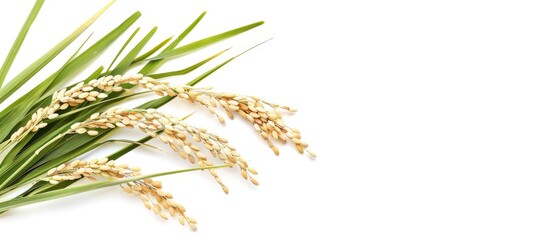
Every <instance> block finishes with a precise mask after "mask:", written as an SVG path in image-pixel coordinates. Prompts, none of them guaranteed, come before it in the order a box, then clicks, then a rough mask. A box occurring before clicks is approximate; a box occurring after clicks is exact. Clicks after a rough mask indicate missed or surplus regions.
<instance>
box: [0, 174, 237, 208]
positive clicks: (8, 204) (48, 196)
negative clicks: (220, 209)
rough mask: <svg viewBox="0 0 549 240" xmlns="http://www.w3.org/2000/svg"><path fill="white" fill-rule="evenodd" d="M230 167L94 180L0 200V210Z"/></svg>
mask: <svg viewBox="0 0 549 240" xmlns="http://www.w3.org/2000/svg"><path fill="white" fill-rule="evenodd" d="M226 167H230V165H220V166H211V167H200V168H189V169H181V170H175V171H168V172H161V173H154V174H148V175H142V176H137V177H132V178H125V179H120V180H107V181H101V182H95V183H90V184H86V185H82V186H77V187H71V188H65V189H59V190H54V191H50V192H45V193H40V194H36V195H32V196H28V197H21V198H14V199H11V200H7V201H4V202H0V212H4V211H8V210H10V209H13V208H16V207H21V206H25V205H29V204H33V203H38V202H43V201H47V200H53V199H57V198H61V197H67V196H71V195H75V194H79V193H84V192H88V191H93V190H97V189H101V188H106V187H111V186H116V185H120V184H124V183H129V182H135V181H139V180H143V179H146V178H153V177H160V176H166V175H172V174H177V173H184V172H191V171H198V170H207V169H218V168H226Z"/></svg>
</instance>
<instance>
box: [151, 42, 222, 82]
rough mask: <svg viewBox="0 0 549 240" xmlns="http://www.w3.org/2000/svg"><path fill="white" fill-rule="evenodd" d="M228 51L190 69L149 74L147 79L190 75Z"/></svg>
mask: <svg viewBox="0 0 549 240" xmlns="http://www.w3.org/2000/svg"><path fill="white" fill-rule="evenodd" d="M228 50H229V49H225V50H223V51H221V52H218V53H216V54H215V55H213V56H211V57H209V58H206V59H204V60H202V61H200V62H198V63H196V64H194V65H192V66H190V67H187V68H184V69H181V70H177V71H172V72H165V73H157V74H151V75H149V77H152V78H156V79H160V78H165V77H171V76H179V75H184V74H187V73H190V72H192V71H194V70H196V69H197V68H199V67H200V66H202V65H204V64H206V63H208V62H209V61H211V60H213V59H214V58H216V57H218V56H220V55H221V54H223V53H225V52H226V51H228Z"/></svg>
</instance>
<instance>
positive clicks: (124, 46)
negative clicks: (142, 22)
mask: <svg viewBox="0 0 549 240" xmlns="http://www.w3.org/2000/svg"><path fill="white" fill-rule="evenodd" d="M139 29H140V28H137V29H135V31H133V33H132V35H130V37H129V38H128V40H126V42H125V43H124V45H122V47H121V48H120V50H118V53H116V56H114V59H113V60H112V62H111V64H109V67H108V68H107V71H106V72H109V71H110V70H111V67H112V66H113V65H114V63H115V62H116V59H118V57H119V56H120V54H122V52H123V51H124V49H126V47H127V46H128V44H130V42H131V41H132V39H133V37H135V35H137V32H139Z"/></svg>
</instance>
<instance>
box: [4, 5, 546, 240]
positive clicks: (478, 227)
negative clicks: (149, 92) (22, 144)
mask: <svg viewBox="0 0 549 240" xmlns="http://www.w3.org/2000/svg"><path fill="white" fill-rule="evenodd" d="M104 3H106V1H47V2H46V4H45V6H44V8H43V10H42V12H41V14H40V15H39V17H38V19H37V23H36V24H35V25H34V26H33V28H32V30H31V32H30V34H29V36H28V40H27V41H26V42H25V44H24V45H23V50H22V51H21V54H20V56H19V57H18V59H17V61H16V63H15V65H14V68H13V71H12V72H11V74H10V76H14V73H16V72H18V71H19V70H21V69H23V67H24V66H26V64H29V63H30V62H31V61H32V60H33V59H35V58H36V57H38V56H40V55H41V54H42V53H44V52H45V51H46V50H47V49H49V48H50V47H51V46H53V45H54V44H55V43H56V42H58V41H59V40H61V39H62V38H63V37H64V35H66V34H68V33H69V32H71V31H72V30H73V29H74V28H75V27H77V26H78V25H79V24H80V23H81V22H83V21H84V20H85V19H86V18H87V17H88V16H90V15H91V14H92V13H93V12H95V11H96V10H97V9H99V8H100V7H101V6H102V4H104ZM32 4H33V1H30V0H27V1H13V2H12V3H11V4H8V3H4V4H3V5H2V10H1V12H2V14H0V22H1V23H2V24H1V26H2V31H3V34H2V37H0V54H1V56H5V54H6V53H7V51H8V49H9V46H10V45H11V42H12V41H13V38H14V37H15V35H16V34H17V32H18V28H19V27H20V25H21V24H22V23H23V22H24V19H25V18H26V14H27V12H28V11H29V10H30V8H31V6H32ZM548 9H549V6H548V5H547V4H546V2H545V1H269V2H267V1H244V0H238V1H237V0H233V1H159V0H157V1H145V0H142V1H119V2H117V3H116V4H115V5H114V6H113V7H112V8H111V9H110V10H108V12H106V14H105V15H104V16H103V17H102V18H101V19H100V20H99V21H98V22H97V24H95V25H93V26H92V27H91V28H90V32H91V31H93V32H95V33H94V36H93V37H92V39H94V40H97V39H98V38H99V37H100V36H102V34H104V33H106V32H107V31H108V29H109V28H110V27H112V26H115V25H116V24H118V23H119V22H120V21H122V20H123V19H124V18H125V17H127V16H129V15H130V14H131V13H132V12H133V11H135V10H141V11H142V13H143V17H142V18H141V19H140V20H139V22H138V24H137V25H136V26H142V27H143V28H142V30H141V32H140V34H139V35H138V36H143V35H144V34H145V33H146V31H148V30H149V29H150V27H152V26H154V25H158V26H159V27H160V29H159V31H158V33H157V34H156V36H155V37H154V38H153V42H159V41H161V40H162V39H164V38H165V37H167V36H171V35H176V34H178V33H179V32H180V31H181V30H182V29H184V28H185V27H186V25H187V24H189V23H190V22H191V21H192V20H193V19H194V18H195V17H196V16H198V15H199V14H200V12H201V11H203V10H208V14H207V15H206V17H205V19H204V20H203V22H202V23H200V24H199V26H198V27H197V29H196V31H194V32H193V33H192V34H191V35H190V36H189V37H188V39H186V40H185V41H184V42H190V41H192V40H196V39H200V38H201V37H205V36H209V35H211V34H215V33H218V32H221V31H225V30H228V29H230V28H234V27H238V26H241V25H244V24H248V23H251V22H254V21H257V20H265V21H266V24H265V25H264V26H261V27H260V28H258V29H256V30H253V31H251V32H249V33H246V34H245V35H242V36H239V37H237V38H235V39H232V40H230V41H225V42H223V43H221V44H218V45H215V46H213V47H212V48H209V49H207V50H203V51H200V52H197V53H195V54H192V55H189V56H187V57H184V58H182V59H179V60H176V61H174V63H173V64H168V65H166V67H165V68H164V69H165V70H173V69H178V68H182V67H184V66H187V65H188V64H189V63H191V62H193V61H197V60H199V59H201V57H203V56H207V55H210V54H212V53H214V52H216V51H219V50H221V49H224V48H226V47H229V46H232V47H233V49H232V50H231V51H230V52H229V53H228V54H227V55H226V56H224V57H225V58H227V57H229V56H232V55H234V54H236V53H238V52H239V51H241V50H243V49H245V48H247V47H249V46H252V45H254V44H256V43H258V42H261V41H263V40H265V39H268V38H270V37H274V40H272V41H271V42H269V43H268V44H266V45H264V46H261V47H260V48H258V49H255V50H253V51H252V52H250V53H248V54H246V55H244V56H242V57H241V58H239V59H237V60H236V61H234V62H233V63H231V64H230V65H228V66H226V68H224V69H222V70H220V71H219V72H217V73H215V74H214V75H212V76H211V77H210V78H208V79H207V80H205V82H204V83H203V84H202V85H213V86H215V87H216V88H217V89H220V90H224V91H233V92H241V93H248V94H254V95H258V96H263V97H264V98H266V99H269V100H271V101H274V102H279V103H283V104H289V105H292V106H295V107H296V108H298V109H299V110H300V111H299V112H298V113H297V114H295V115H291V116H287V120H286V122H287V123H288V124H290V125H292V126H296V127H298V128H300V129H301V130H302V132H303V133H304V134H303V135H304V139H305V140H308V142H309V143H310V145H311V149H313V150H315V151H316V152H317V154H318V155H319V157H318V159H317V160H310V159H308V158H307V157H305V156H300V155H299V154H297V153H296V151H295V150H293V149H291V148H290V147H289V146H287V147H283V148H281V150H282V154H281V156H280V157H274V156H273V155H272V154H271V152H270V150H269V149H268V147H266V145H265V144H264V143H262V142H261V141H260V138H259V137H257V136H256V135H254V133H253V131H252V130H251V128H250V127H249V126H247V124H246V123H244V121H241V120H235V121H231V122H229V123H228V124H227V126H220V125H219V124H217V123H216V122H215V120H214V119H213V118H212V117H210V116H209V115H208V114H206V113H205V112H204V111H200V109H199V108H196V107H193V106H191V105H189V104H185V103H183V102H181V101H174V102H173V103H172V104H170V105H169V106H167V107H166V108H164V109H165V111H167V112H170V113H173V114H175V115H179V116H183V115H185V114H187V113H190V112H192V111H194V110H198V112H197V114H195V115H194V116H193V117H192V118H191V119H189V122H190V123H193V124H195V125H198V126H204V127H207V128H209V129H211V130H212V131H215V132H218V133H220V134H223V135H225V136H226V137H227V138H229V139H230V140H231V141H232V142H233V143H234V145H236V146H237V147H238V148H239V149H240V152H241V153H242V154H243V155H244V156H246V157H247V159H249V160H250V162H251V164H252V165H253V166H255V168H256V169H258V170H259V171H260V175H259V180H260V181H261V186H260V187H257V188H256V187H253V186H250V184H247V183H245V182H243V181H241V179H239V178H238V173H237V172H236V171H231V170H225V171H220V172H221V175H222V177H223V178H224V181H225V182H226V183H227V184H228V185H229V187H230V189H231V193H230V194H229V195H227V196H226V195H225V194H223V192H222V191H221V190H220V189H219V187H218V186H217V185H216V183H215V181H213V180H212V179H211V178H209V177H208V176H207V174H203V173H189V174H182V175H177V176H170V177H165V178H163V180H164V183H165V186H166V189H167V190H169V191H171V192H172V193H173V194H174V195H175V196H176V199H177V200H178V201H179V202H181V203H183V204H184V205H185V206H186V207H187V208H188V210H189V214H190V215H192V216H194V217H196V218H197V219H198V221H199V225H198V226H199V230H198V231H197V232H191V231H190V230H188V229H186V228H182V227H179V226H178V225H177V223H176V222H175V221H171V222H168V223H166V222H164V221H162V220H160V219H159V218H157V217H155V216H154V215H153V214H152V213H149V212H147V211H146V210H145V209H144V208H143V207H142V206H141V203H140V201H139V200H137V199H135V198H133V197H132V196H129V195H126V194H124V193H123V192H121V191H120V190H119V189H116V188H112V189H106V190H100V191H96V192H92V193H87V194H82V195H79V196H73V197H69V198H65V199H61V200H56V201H51V202H47V203H43V204H37V205H33V206H29V207H23V208H20V209H17V210H15V211H12V212H10V213H8V214H5V215H2V216H1V217H0V229H1V232H2V236H12V237H13V236H21V237H23V236H24V237H26V238H29V239H33V238H36V239H38V238H46V239H53V238H54V237H55V238H59V237H62V238H65V237H78V238H82V239H95V238H97V237H107V238H109V239H116V238H124V237H131V238H139V239H152V238H153V237H155V238H156V237H160V238H163V239H220V238H227V239H237V238H238V239H318V238H323V239H547V238H549V231H547V225H548V224H549V204H548V202H549V194H548V193H547V189H548V185H549V174H548V173H547V170H548V167H549V164H548V162H547V159H548V157H549V152H548V151H547V149H548V148H547V146H548V144H549V127H548V124H547V123H548V121H549V115H548V114H547V107H548V105H549V94H547V89H548V87H549V84H548V81H547V79H548V78H549V71H547V69H548V67H547V66H549V15H548V14H547V10H548ZM132 30H133V29H132ZM129 34H130V32H127V33H126V35H124V36H129ZM82 39H83V38H81V39H79V41H80V42H81V41H82ZM123 41H125V40H124V37H122V39H121V40H120V41H118V42H117V43H116V44H115V47H113V48H112V49H110V50H109V51H108V52H107V53H106V54H105V55H104V56H105V58H101V59H99V60H98V61H97V62H96V63H95V64H94V67H95V66H99V65H104V64H108V63H110V59H111V58H112V56H113V55H114V54H115V53H116V51H117V50H118V49H117V47H118V46H120V45H121V44H122V43H123ZM80 42H79V43H80ZM71 49H74V46H73V48H71ZM69 54H70V51H68V52H67V53H64V55H63V56H65V57H66V56H68V55H69ZM220 60H222V59H220ZM62 62H63V59H61V60H60V61H58V62H57V63H58V64H60V63H62ZM218 62H219V61H218ZM55 66H59V65H55ZM208 66H209V67H211V66H214V65H213V64H209V65H208ZM54 69H55V68H53V67H52V68H47V69H46V70H45V72H44V73H42V74H41V75H40V76H38V77H37V78H36V79H34V83H36V82H37V81H40V80H41V79H43V76H47V74H48V73H51V71H53V70H54ZM206 69H207V68H202V69H201V71H205V70H206ZM91 70H92V68H90V69H88V71H86V72H84V73H83V75H82V76H85V75H86V73H89V72H90V71H91ZM197 74H198V73H197ZM193 76H196V74H194V75H190V76H184V77H180V78H176V79H174V80H173V81H174V82H176V81H181V82H185V81H186V80H187V79H191V78H192V77H193ZM75 79H78V78H75ZM122 135H123V136H128V137H133V138H137V137H140V136H141V135H137V134H135V133H133V132H130V131H122ZM156 144H157V145H160V144H159V143H158V142H156ZM116 147H119V146H118V145H117V146H116ZM113 149H115V148H109V149H103V150H101V151H99V152H96V153H95V154H94V155H97V156H101V155H105V154H108V153H110V151H112V150H113ZM164 149H165V148H164ZM90 157H91V156H85V157H84V159H89V158H90ZM121 161H124V162H126V163H129V164H132V165H137V166H141V167H142V168H143V169H144V171H145V172H157V171H161V170H167V169H174V168H183V167H188V166H189V165H187V164H185V163H184V162H183V161H181V160H179V159H177V157H176V156H175V155H173V154H171V155H170V154H168V155H166V154H163V153H158V152H155V151H153V150H149V149H139V150H138V151H135V152H133V153H131V154H128V155H127V156H125V157H124V158H123V159H122V160H121Z"/></svg>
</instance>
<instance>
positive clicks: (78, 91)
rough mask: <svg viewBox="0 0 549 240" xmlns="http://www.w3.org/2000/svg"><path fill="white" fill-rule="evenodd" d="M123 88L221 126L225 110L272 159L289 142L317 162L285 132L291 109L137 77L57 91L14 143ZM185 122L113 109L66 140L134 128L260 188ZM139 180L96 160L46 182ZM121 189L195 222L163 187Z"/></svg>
mask: <svg viewBox="0 0 549 240" xmlns="http://www.w3.org/2000/svg"><path fill="white" fill-rule="evenodd" d="M124 83H127V84H132V85H138V86H139V87H141V88H144V89H148V90H151V91H154V92H155V93H156V94H158V95H161V96H164V95H169V96H171V97H179V98H182V99H186V100H188V101H190V102H193V103H198V104H200V105H202V106H204V107H206V108H207V109H208V110H209V111H210V113H212V114H213V115H215V116H216V117H217V119H218V120H219V121H220V122H221V123H225V120H224V118H223V117H222V116H221V115H220V114H219V113H218V112H217V110H218V109H219V108H222V109H224V110H225V112H226V114H227V115H228V116H229V118H231V119H232V118H233V117H234V115H235V114H238V115H240V116H242V117H243V118H245V119H246V120H248V121H249V122H251V123H252V124H253V126H254V128H255V129H256V131H258V132H259V133H260V134H261V137H262V138H263V139H264V140H265V141H266V142H267V144H268V145H269V147H270V148H271V149H272V150H273V152H274V153H275V154H276V155H278V154H279V150H278V148H277V147H276V146H275V145H274V144H273V141H279V142H281V143H286V142H291V143H293V144H294V145H295V147H296V149H297V150H298V151H299V152H300V153H304V152H307V154H308V155H309V156H310V157H312V158H314V157H316V156H315V154H314V153H313V152H311V151H309V150H308V149H307V148H308V145H307V144H306V143H305V142H303V141H302V140H301V134H300V132H299V131H298V130H297V129H295V128H291V127H289V126H287V125H286V124H285V123H284V122H283V121H282V113H281V111H288V112H295V111H296V110H295V109H293V108H290V107H287V106H280V105H278V104H274V103H270V102H267V101H264V100H262V99H260V98H257V97H252V96H245V95H239V94H232V93H221V92H215V91H212V89H211V88H208V87H206V88H197V87H190V86H178V87H172V86H170V85H169V84H168V83H167V82H162V81H158V80H156V79H153V78H150V77H144V76H142V75H140V74H137V75H132V76H124V77H122V76H119V75H118V76H107V77H102V78H99V79H97V80H92V81H90V82H88V83H86V84H84V83H80V84H77V85H76V86H74V87H72V88H70V89H68V90H67V89H64V90H61V91H58V92H56V93H55V94H54V95H53V99H52V102H51V104H50V106H48V107H45V108H41V109H40V110H39V111H38V112H37V113H35V115H33V116H32V119H31V120H30V121H29V123H28V124H27V125H26V126H25V127H23V128H22V129H23V130H21V129H20V131H18V132H16V133H15V134H14V136H12V138H13V139H17V138H18V136H17V135H16V134H19V135H21V134H23V133H25V132H26V131H28V130H31V131H37V130H38V129H40V128H43V127H45V123H44V122H43V121H42V120H43V119H53V118H55V117H57V113H56V112H57V110H59V109H61V110H63V109H66V108H67V107H69V106H78V105H79V104H81V103H83V102H85V101H88V102H93V101H95V100H97V99H98V98H105V97H107V96H108V93H109V92H112V91H114V92H117V91H122V90H123V88H122V87H121V86H120V85H121V84H124ZM183 120H184V118H177V117H173V116H170V115H168V114H165V113H161V112H159V111H157V110H156V109H129V110H127V109H122V108H118V107H115V108H111V109H109V110H107V111H105V112H102V113H95V114H93V115H91V116H90V117H89V118H88V119H87V120H86V121H84V122H79V123H75V124H73V125H72V126H71V128H70V129H69V130H68V131H67V132H66V133H65V134H88V135H90V136H96V135H98V134H99V131H98V130H100V129H112V128H137V129H140V130H141V131H143V132H145V133H147V134H149V135H150V136H152V137H155V138H157V139H159V140H161V141H162V142H163V143H165V144H168V145H169V146H170V147H171V148H172V149H173V150H174V151H176V152H177V153H178V154H179V155H180V156H181V157H182V158H183V159H187V160H188V161H189V162H190V163H192V164H198V166H200V167H208V166H214V163H213V162H211V161H210V159H209V158H208V157H207V156H206V154H205V153H204V152H203V151H202V150H201V148H200V147H199V145H201V146H202V147H203V149H206V150H207V151H206V152H209V154H210V155H211V156H212V157H213V159H217V160H220V161H221V162H223V163H225V164H229V165H230V166H235V165H236V166H238V168H239V170H240V174H241V175H242V177H243V178H244V179H246V180H249V181H250V182H251V183H253V184H254V185H258V184H259V182H258V181H257V179H256V178H255V177H254V175H257V172H256V170H254V169H253V168H251V167H249V166H248V163H247V162H246V161H245V160H244V159H243V158H242V157H241V156H240V154H239V153H238V152H237V151H236V149H235V147H233V146H232V145H230V144H229V143H228V141H227V140H226V139H225V138H223V137H220V136H218V135H216V134H214V133H211V132H209V131H207V130H206V129H203V128H198V127H194V126H191V125H189V124H187V123H185V122H184V121H183ZM208 171H209V173H210V174H211V175H212V177H214V178H215V180H216V181H217V183H218V184H219V185H220V186H221V189H222V190H223V191H224V192H225V193H228V192H229V190H228V188H227V186H226V185H225V184H223V182H222V181H221V179H220V178H219V177H218V175H217V173H216V172H215V171H214V170H213V169H209V170H208ZM138 174H139V170H137V169H130V168H128V167H127V166H125V165H115V164H114V163H113V162H112V161H108V160H107V159H99V160H93V161H90V162H83V161H75V162H72V163H70V164H69V165H61V166H59V167H58V168H55V169H52V170H51V171H50V172H48V177H47V178H46V180H47V181H49V182H51V183H58V182H60V181H65V180H74V179H80V178H83V177H86V178H91V179H93V176H94V175H103V176H107V177H114V178H126V177H129V176H136V175H138ZM123 188H124V190H125V191H126V192H129V193H132V194H135V195H138V196H139V197H140V198H141V199H142V200H143V202H144V204H145V206H146V207H147V208H149V209H152V211H153V212H155V213H156V214H158V215H159V216H160V217H162V218H165V219H166V218H167V217H168V215H167V214H166V213H165V212H168V213H169V214H170V215H171V216H179V220H180V222H181V223H182V224H184V223H188V224H189V225H190V226H191V228H193V229H194V224H195V223H196V222H195V220H193V219H192V218H188V217H186V216H185V214H184V211H185V209H184V208H183V207H182V206H181V205H179V204H176V203H174V202H173V201H172V200H171V198H172V196H171V195H170V194H168V193H164V192H162V191H161V190H160V189H161V185H160V183H159V182H155V181H152V180H149V179H147V180H144V181H137V182H132V183H128V184H126V185H124V186H123Z"/></svg>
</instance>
